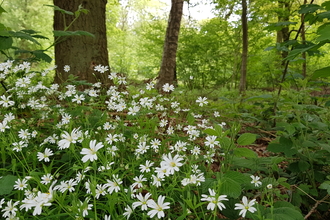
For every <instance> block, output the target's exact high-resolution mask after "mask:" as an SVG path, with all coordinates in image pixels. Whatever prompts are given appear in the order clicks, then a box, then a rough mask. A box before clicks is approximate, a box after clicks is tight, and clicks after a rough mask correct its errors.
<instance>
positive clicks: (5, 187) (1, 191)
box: [0, 175, 18, 195]
mask: <svg viewBox="0 0 330 220" xmlns="http://www.w3.org/2000/svg"><path fill="white" fill-rule="evenodd" d="M17 179H18V178H17V176H13V175H7V176H4V177H2V178H1V179H0V186H1V187H0V195H7V194H9V193H11V191H12V190H13V188H14V187H13V186H14V184H15V181H16V180H17Z"/></svg>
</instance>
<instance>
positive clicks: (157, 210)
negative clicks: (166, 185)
mask: <svg viewBox="0 0 330 220" xmlns="http://www.w3.org/2000/svg"><path fill="white" fill-rule="evenodd" d="M164 200H165V196H161V195H160V196H159V197H158V200H157V203H156V202H155V201H154V200H152V199H150V200H148V202H147V205H148V207H149V208H151V209H152V210H151V211H149V212H148V215H149V217H150V218H153V217H154V216H155V215H157V217H158V218H162V217H165V213H164V209H169V208H170V206H169V205H170V203H169V202H165V203H164Z"/></svg>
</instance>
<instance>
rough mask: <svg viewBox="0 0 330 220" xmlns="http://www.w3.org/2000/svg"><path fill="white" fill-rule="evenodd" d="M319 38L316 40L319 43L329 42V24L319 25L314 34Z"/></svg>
mask: <svg viewBox="0 0 330 220" xmlns="http://www.w3.org/2000/svg"><path fill="white" fill-rule="evenodd" d="M316 33H317V34H318V35H319V36H318V37H317V38H316V41H318V42H321V41H325V40H326V41H328V40H330V36H329V34H330V24H329V23H325V24H323V25H321V26H320V27H319V28H318V29H317V32H316Z"/></svg>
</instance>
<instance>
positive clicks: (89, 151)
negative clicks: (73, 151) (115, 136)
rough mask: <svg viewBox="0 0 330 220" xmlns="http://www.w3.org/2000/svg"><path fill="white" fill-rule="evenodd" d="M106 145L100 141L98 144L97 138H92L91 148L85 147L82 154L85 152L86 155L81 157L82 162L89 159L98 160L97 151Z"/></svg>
mask: <svg viewBox="0 0 330 220" xmlns="http://www.w3.org/2000/svg"><path fill="white" fill-rule="evenodd" d="M103 146H104V145H103V144H102V143H101V142H100V143H97V144H96V140H91V141H90V142H89V148H83V149H82V150H81V152H80V154H85V156H84V157H83V158H82V159H81V160H82V162H84V163H86V162H87V161H88V160H90V161H91V162H93V161H94V160H97V155H96V152H97V151H98V150H99V149H101V148H102V147H103Z"/></svg>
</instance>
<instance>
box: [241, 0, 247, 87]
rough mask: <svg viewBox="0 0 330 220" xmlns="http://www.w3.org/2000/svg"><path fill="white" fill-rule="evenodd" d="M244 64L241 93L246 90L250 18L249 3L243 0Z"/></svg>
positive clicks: (242, 67)
mask: <svg viewBox="0 0 330 220" xmlns="http://www.w3.org/2000/svg"><path fill="white" fill-rule="evenodd" d="M241 20H242V42H243V44H242V65H241V79H240V84H239V91H240V93H243V92H245V90H246V72H247V55H248V20H247V3H246V0H242V18H241Z"/></svg>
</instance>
